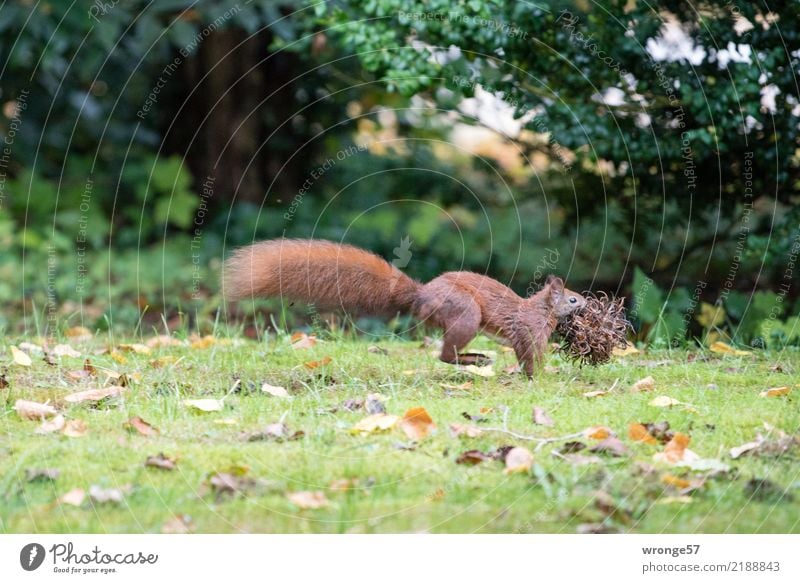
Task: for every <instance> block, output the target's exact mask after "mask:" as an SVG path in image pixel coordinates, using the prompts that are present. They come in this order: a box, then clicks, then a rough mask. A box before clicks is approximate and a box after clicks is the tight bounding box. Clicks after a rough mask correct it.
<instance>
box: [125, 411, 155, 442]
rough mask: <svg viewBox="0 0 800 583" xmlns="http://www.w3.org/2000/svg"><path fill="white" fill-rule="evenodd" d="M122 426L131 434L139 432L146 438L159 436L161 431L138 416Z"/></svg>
mask: <svg viewBox="0 0 800 583" xmlns="http://www.w3.org/2000/svg"><path fill="white" fill-rule="evenodd" d="M122 426H123V427H124V428H125V429H127V430H128V431H130V432H134V431H136V432H138V433H139V434H140V435H144V436H145V437H151V436H153V435H158V433H159V431H158V429H156V428H155V427H153V426H152V425H150V424H149V423H148V422H147V421H145V420H144V419H142V418H141V417H139V416H138V415H137V416H135V417H131V418H130V419H128V420H127V421H126V422H125V423H123V424H122Z"/></svg>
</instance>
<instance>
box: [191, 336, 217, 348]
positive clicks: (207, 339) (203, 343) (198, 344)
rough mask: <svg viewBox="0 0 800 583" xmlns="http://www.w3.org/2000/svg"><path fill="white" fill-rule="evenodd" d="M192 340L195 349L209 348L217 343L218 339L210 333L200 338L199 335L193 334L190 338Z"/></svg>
mask: <svg viewBox="0 0 800 583" xmlns="http://www.w3.org/2000/svg"><path fill="white" fill-rule="evenodd" d="M190 340H191V344H190V346H191V347H192V348H194V349H195V350H199V349H203V348H209V347H211V346H214V344H216V343H217V339H216V338H214V337H213V336H211V335H210V334H206V335H205V336H203V337H202V338H200V337H199V336H193V337H192V338H190Z"/></svg>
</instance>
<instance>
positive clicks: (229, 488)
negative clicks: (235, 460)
mask: <svg viewBox="0 0 800 583" xmlns="http://www.w3.org/2000/svg"><path fill="white" fill-rule="evenodd" d="M249 471H250V468H249V467H247V466H232V467H230V468H228V469H227V470H224V471H221V472H215V473H214V474H211V475H210V476H209V478H208V485H209V486H211V490H212V491H213V492H214V493H215V494H216V495H217V496H218V497H219V496H222V495H225V494H228V495H233V494H236V493H240V492H246V491H247V490H250V489H252V488H253V487H255V485H256V481H255V480H254V479H253V478H250V477H248V476H247V474H248V472H249Z"/></svg>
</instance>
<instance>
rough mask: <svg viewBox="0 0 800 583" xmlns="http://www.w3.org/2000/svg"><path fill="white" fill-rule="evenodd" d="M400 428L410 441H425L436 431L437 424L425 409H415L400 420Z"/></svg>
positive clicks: (407, 412) (410, 410)
mask: <svg viewBox="0 0 800 583" xmlns="http://www.w3.org/2000/svg"><path fill="white" fill-rule="evenodd" d="M400 428H401V429H402V430H403V432H404V433H405V434H406V435H407V436H408V438H409V439H415V440H419V439H424V438H426V437H428V435H430V434H431V432H432V431H433V430H434V429H436V424H435V423H434V422H433V419H431V416H430V415H428V412H427V411H426V410H425V408H424V407H414V408H412V409H409V410H408V411H406V414H405V415H403V418H402V419H400Z"/></svg>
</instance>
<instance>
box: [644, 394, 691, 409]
mask: <svg viewBox="0 0 800 583" xmlns="http://www.w3.org/2000/svg"><path fill="white" fill-rule="evenodd" d="M650 405H652V406H653V407H674V406H675V405H683V403H681V402H680V401H678V399H673V398H672V397H667V396H666V395H662V396H660V397H656V398H655V399H653V400H652V401H650Z"/></svg>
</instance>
